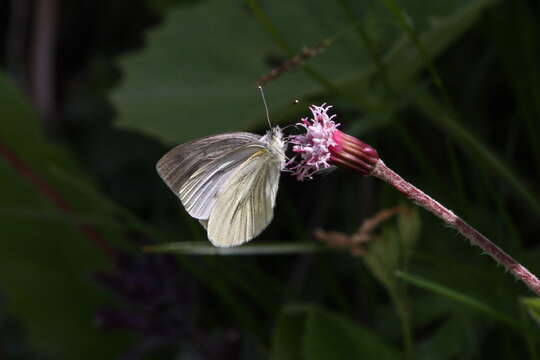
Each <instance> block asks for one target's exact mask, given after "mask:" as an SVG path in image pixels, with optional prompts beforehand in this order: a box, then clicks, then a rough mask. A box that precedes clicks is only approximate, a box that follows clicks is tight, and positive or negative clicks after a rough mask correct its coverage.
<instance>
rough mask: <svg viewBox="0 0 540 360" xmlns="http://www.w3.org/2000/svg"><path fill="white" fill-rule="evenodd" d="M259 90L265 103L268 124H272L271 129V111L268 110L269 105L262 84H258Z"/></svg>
mask: <svg viewBox="0 0 540 360" xmlns="http://www.w3.org/2000/svg"><path fill="white" fill-rule="evenodd" d="M258 87H259V91H260V92H261V96H262V100H263V104H264V110H266V120H268V125H269V126H270V129H271V128H272V123H271V122H270V112H268V105H266V98H265V97H264V91H263V88H262V86H261V85H259V86H258Z"/></svg>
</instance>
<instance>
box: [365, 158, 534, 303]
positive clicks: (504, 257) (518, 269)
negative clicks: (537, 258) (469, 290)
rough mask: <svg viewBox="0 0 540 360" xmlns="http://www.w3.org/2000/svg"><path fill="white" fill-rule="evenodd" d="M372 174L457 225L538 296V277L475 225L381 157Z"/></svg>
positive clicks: (473, 242)
mask: <svg viewBox="0 0 540 360" xmlns="http://www.w3.org/2000/svg"><path fill="white" fill-rule="evenodd" d="M370 175H372V176H374V177H376V178H379V179H381V180H383V181H385V182H387V183H388V184H390V185H392V186H393V187H394V188H396V189H397V190H399V191H400V192H402V193H403V194H405V196H407V197H408V198H409V199H411V200H412V201H413V202H414V203H416V204H417V205H420V206H422V207H423V208H424V209H426V210H427V211H429V212H431V213H433V214H434V215H436V216H437V217H439V218H440V219H441V220H442V221H444V222H445V223H446V224H448V225H449V226H451V227H452V228H454V229H456V230H457V231H459V232H460V233H461V235H463V236H464V237H466V238H467V239H469V240H470V241H471V243H472V244H473V245H476V246H478V247H480V248H481V249H482V250H484V251H485V252H486V253H487V254H488V255H489V256H491V257H492V258H493V260H495V261H496V262H497V263H499V264H501V265H503V266H504V267H505V268H506V269H507V270H508V271H509V272H510V273H512V275H514V276H515V277H516V278H517V279H519V280H521V281H523V282H524V283H525V285H527V286H528V287H529V289H531V290H532V291H533V292H535V293H536V294H537V295H539V296H540V280H538V278H537V277H536V276H535V275H534V274H533V273H531V272H530V271H529V270H527V269H526V268H525V267H524V266H523V265H521V264H520V263H518V262H517V261H516V260H514V259H513V258H512V257H511V256H510V255H508V254H507V253H505V252H504V251H503V250H502V249H501V248H499V247H498V246H497V245H495V244H494V243H492V242H491V241H490V240H489V239H488V238H486V237H485V236H484V235H482V234H481V233H479V232H478V231H477V230H476V229H475V228H473V227H472V226H470V225H469V224H467V223H466V222H465V221H463V219H461V218H460V217H459V216H457V215H455V214H454V213H453V212H452V211H451V210H449V209H447V208H446V207H444V206H443V205H441V204H440V203H439V202H437V201H436V200H434V199H432V198H431V197H430V196H429V195H427V194H425V193H424V192H423V191H422V190H420V189H418V188H416V187H415V186H413V185H412V184H410V183H409V182H407V181H406V180H404V179H403V178H402V177H401V176H399V175H398V174H396V173H395V172H394V171H392V170H391V169H390V168H389V167H387V166H386V165H385V164H384V162H383V161H382V160H378V161H377V164H376V165H375V168H374V169H373V171H372V172H371V174H370Z"/></svg>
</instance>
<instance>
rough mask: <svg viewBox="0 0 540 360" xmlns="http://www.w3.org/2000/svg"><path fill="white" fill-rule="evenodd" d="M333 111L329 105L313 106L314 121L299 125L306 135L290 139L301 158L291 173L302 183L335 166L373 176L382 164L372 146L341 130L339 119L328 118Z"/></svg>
mask: <svg viewBox="0 0 540 360" xmlns="http://www.w3.org/2000/svg"><path fill="white" fill-rule="evenodd" d="M331 108H332V106H329V105H328V106H327V105H326V104H322V105H321V106H315V105H312V106H310V107H309V109H310V110H311V113H312V118H302V120H301V122H299V123H297V125H299V126H302V127H303V128H304V129H305V130H306V133H305V134H300V135H292V136H290V137H289V142H290V143H291V144H293V152H295V153H296V154H298V155H299V159H297V158H294V159H293V160H291V161H290V162H289V164H288V165H289V170H291V171H292V173H293V175H294V176H296V178H297V179H298V180H300V181H302V180H304V179H311V178H312V175H313V174H314V173H315V172H317V171H318V170H321V169H326V168H329V167H331V166H342V167H346V168H349V169H352V170H355V171H358V172H360V173H361V174H363V175H369V174H370V173H371V171H372V170H373V168H374V167H375V164H376V162H377V160H379V155H378V154H377V151H376V150H375V149H373V148H372V147H371V146H369V145H368V144H366V143H364V142H362V141H360V140H358V139H357V138H355V137H353V136H350V135H347V134H345V133H344V132H342V131H340V130H338V129H337V128H338V126H339V125H340V124H338V123H336V122H334V120H333V119H334V118H335V117H336V115H335V114H334V115H331V116H329V115H328V110H330V109H331Z"/></svg>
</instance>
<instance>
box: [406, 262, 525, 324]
mask: <svg viewBox="0 0 540 360" xmlns="http://www.w3.org/2000/svg"><path fill="white" fill-rule="evenodd" d="M396 275H397V276H398V277H399V278H401V279H403V280H405V281H407V282H410V283H411V284H414V285H416V286H418V287H421V288H424V289H426V290H429V291H432V292H434V293H437V294H439V295H442V296H445V297H447V298H449V299H451V300H453V301H456V302H458V303H461V304H463V305H465V306H467V307H469V308H471V309H474V310H476V311H477V312H479V313H481V314H484V315H486V316H488V317H489V318H491V319H493V320H496V321H498V322H500V323H502V324H505V325H507V326H510V327H512V328H515V329H521V325H520V324H519V323H518V322H517V321H516V320H514V319H513V318H511V317H510V316H508V315H506V314H504V313H502V312H500V311H498V310H496V309H494V308H492V307H491V306H489V305H488V304H486V303H483V302H482V301H480V300H477V299H475V298H473V297H470V296H468V295H466V294H463V293H460V292H458V291H456V290H453V289H449V288H447V287H445V286H443V285H440V284H437V283H434V282H432V281H429V280H426V279H423V278H421V277H419V276H415V275H411V274H407V273H404V272H401V271H398V272H397V273H396Z"/></svg>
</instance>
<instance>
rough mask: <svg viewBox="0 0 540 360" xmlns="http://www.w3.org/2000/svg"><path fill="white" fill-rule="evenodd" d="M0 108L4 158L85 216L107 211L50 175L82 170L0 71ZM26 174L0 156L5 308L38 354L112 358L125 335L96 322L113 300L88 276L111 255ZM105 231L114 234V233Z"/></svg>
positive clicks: (0, 267) (0, 271)
mask: <svg viewBox="0 0 540 360" xmlns="http://www.w3.org/2000/svg"><path fill="white" fill-rule="evenodd" d="M0 108H1V109H2V111H3V116H5V117H6V119H9V121H4V122H3V125H2V132H0V146H1V148H0V150H2V154H3V155H4V156H3V159H4V160H5V159H6V157H5V151H6V149H9V150H10V151H12V152H13V154H14V155H15V156H16V157H17V158H19V159H20V160H21V161H22V162H24V166H25V167H26V168H27V169H30V171H31V172H32V173H33V174H34V175H35V176H36V177H39V178H40V179H41V180H42V181H43V183H47V184H48V186H49V187H50V189H54V190H53V191H57V192H58V194H59V196H60V197H62V198H63V199H68V200H66V201H68V202H69V206H71V207H72V211H73V212H74V214H73V215H75V214H78V215H79V216H80V217H82V219H84V221H88V219H95V218H102V219H103V218H106V217H107V216H106V213H104V212H103V209H101V208H98V207H96V206H95V204H93V203H92V201H88V199H85V197H84V196H81V194H77V193H76V192H74V191H73V189H70V188H69V187H66V186H64V184H62V183H61V182H59V181H58V180H57V179H55V177H54V176H51V169H53V168H55V167H58V168H61V169H63V170H65V171H68V172H70V173H72V174H74V176H83V175H82V173H81V171H80V170H79V169H77V166H76V165H75V164H74V162H73V160H72V159H71V157H70V156H69V154H68V153H67V152H66V151H65V150H64V149H63V148H62V147H60V146H56V145H52V144H50V143H48V142H47V141H46V140H45V139H44V138H43V136H42V135H41V134H40V131H39V127H38V124H37V121H36V116H35V114H34V113H33V111H32V110H31V108H30V106H29V104H28V103H27V101H26V99H25V98H24V97H23V96H22V94H21V93H20V91H18V90H16V89H15V87H14V86H13V85H12V84H10V83H9V81H8V80H7V79H6V77H5V76H4V75H1V74H0ZM16 166H21V165H20V164H19V165H16ZM75 174H76V175H75ZM23 176H26V178H23ZM27 176H28V172H27V171H25V170H24V169H20V168H19V169H16V168H15V167H14V166H12V165H10V164H8V163H7V162H6V161H0V185H1V186H0V199H2V200H1V205H0V211H1V214H2V216H1V217H0V238H1V239H2V249H3V250H2V252H1V255H0V257H1V258H0V286H1V288H2V290H3V291H5V293H6V298H7V306H8V309H9V311H10V313H11V314H13V315H16V316H17V319H19V320H20V321H21V322H22V324H23V328H24V329H25V330H26V331H28V336H29V340H30V341H31V343H32V345H33V346H34V347H35V351H37V352H39V353H44V354H48V356H51V358H55V359H72V358H73V357H74V356H75V357H76V358H78V359H96V358H110V357H112V356H113V355H114V354H117V353H118V346H119V343H118V341H119V340H121V339H122V337H120V338H119V337H118V336H117V335H110V334H109V335H108V334H105V333H103V332H102V331H100V330H99V329H98V328H97V327H96V324H95V323H94V321H93V317H94V314H95V312H96V311H97V310H98V309H99V307H100V306H102V305H103V304H105V303H107V302H110V301H111V300H112V299H111V297H110V296H108V295H106V294H104V293H103V292H102V291H101V289H99V287H98V285H97V284H96V283H95V282H94V280H93V279H92V274H93V272H95V271H97V270H100V269H104V268H106V267H108V266H109V265H108V263H109V261H108V260H109V259H108V258H107V257H106V256H104V254H103V253H102V251H100V249H99V246H98V244H96V243H93V242H92V240H91V239H90V238H89V237H88V236H86V235H85V234H84V233H83V232H82V231H81V222H82V220H81V219H80V218H76V217H70V214H69V213H66V212H64V211H59V209H58V207H57V206H55V205H54V204H51V199H50V198H49V197H48V195H44V194H43V193H40V190H39V189H38V188H40V187H41V190H42V191H45V190H43V186H44V185H33V184H31V183H30V182H29V180H28V177H27ZM53 201H54V200H53ZM51 214H57V216H51ZM103 235H104V236H107V237H109V236H110V237H111V238H116V239H118V238H119V236H118V234H117V233H112V232H108V233H107V232H105V233H103Z"/></svg>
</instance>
